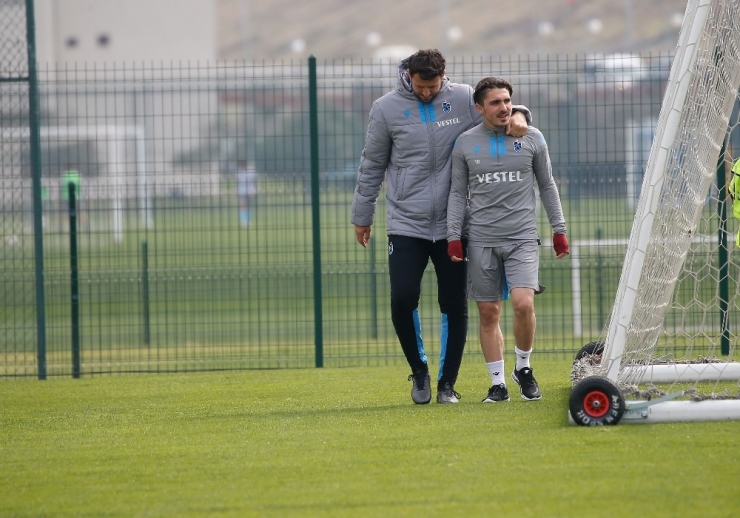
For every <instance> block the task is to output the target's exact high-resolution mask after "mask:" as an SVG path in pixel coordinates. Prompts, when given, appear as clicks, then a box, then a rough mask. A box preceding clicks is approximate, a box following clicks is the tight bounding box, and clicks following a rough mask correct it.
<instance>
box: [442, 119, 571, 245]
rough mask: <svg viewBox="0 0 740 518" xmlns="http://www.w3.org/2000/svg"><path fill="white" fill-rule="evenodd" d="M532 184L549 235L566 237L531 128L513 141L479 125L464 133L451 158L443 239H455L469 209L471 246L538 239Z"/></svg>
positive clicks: (538, 137)
mask: <svg viewBox="0 0 740 518" xmlns="http://www.w3.org/2000/svg"><path fill="white" fill-rule="evenodd" d="M535 182H536V184H537V186H538V187H539V191H540V198H541V199H542V205H543V206H544V207H545V211H546V212H547V217H548V219H549V221H550V226H551V227H552V230H553V232H554V233H559V234H565V233H566V227H565V218H564V217H563V209H562V206H561V204H560V195H559V193H558V188H557V185H556V184H555V180H554V179H553V177H552V167H551V165H550V156H549V153H548V151H547V143H546V142H545V138H544V136H543V135H542V133H541V132H540V130H538V129H537V128H534V127H532V126H530V127H529V130H528V131H527V134H526V135H525V136H523V137H519V138H516V137H511V136H508V135H506V131H505V129H503V128H502V129H491V128H488V127H487V126H486V125H485V124H483V123H481V124H479V125H478V126H476V127H474V128H473V129H470V130H468V131H466V132H465V133H463V134H462V135H460V137H459V138H458V139H457V142H456V144H455V149H454V150H453V152H452V184H451V189H450V197H449V203H448V205H447V227H448V230H447V239H448V240H456V239H460V236H461V233H462V226H463V223H464V219H465V215H466V214H465V213H466V208H467V206H468V205H469V209H470V227H469V231H468V243H470V244H473V245H478V246H498V245H500V244H501V242H502V241H521V240H528V239H537V238H538V235H537V214H536V211H535V209H536V204H537V198H536V193H535V189H534V188H535ZM468 196H469V200H468Z"/></svg>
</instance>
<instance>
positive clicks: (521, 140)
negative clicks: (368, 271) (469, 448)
mask: <svg viewBox="0 0 740 518" xmlns="http://www.w3.org/2000/svg"><path fill="white" fill-rule="evenodd" d="M513 92H514V89H513V87H512V85H511V84H510V83H509V82H508V81H506V80H504V79H500V78H495V77H487V78H485V79H483V80H481V81H480V82H479V83H478V85H477V86H476V87H475V92H474V94H473V99H474V101H475V107H476V109H477V110H478V112H479V113H480V114H481V116H482V117H483V122H482V123H481V124H479V125H477V126H476V127H474V128H473V129H471V130H468V131H466V132H465V133H463V134H462V135H460V137H458V139H457V142H456V143H455V148H454V150H453V152H452V183H451V187H450V196H449V203H448V205H447V243H448V245H447V246H448V252H447V253H448V255H449V256H450V258H451V259H452V262H453V263H455V264H464V263H463V261H464V260H465V259H466V258H467V259H468V261H469V262H468V296H469V297H470V298H471V299H472V300H474V301H475V302H476V303H477V305H478V312H479V314H480V342H481V349H482V350H483V356H484V357H485V360H486V366H487V367H488V370H489V373H490V375H491V381H492V385H491V388H490V389H489V390H488V395H487V396H486V397H485V399H484V400H483V402H484V403H493V402H497V401H509V392H508V390H507V388H506V381H505V378H504V337H503V333H502V332H501V326H500V317H501V306H502V300H504V299H506V298H507V296H509V295H510V297H511V303H512V306H513V309H514V325H513V331H514V340H515V342H516V344H515V347H514V352H515V353H516V366H515V367H514V370H513V372H512V375H511V377H512V379H513V380H514V381H515V382H516V383H517V384H518V385H519V389H520V392H521V396H522V398H524V399H525V400H529V401H531V400H537V399H540V398H542V392H541V391H540V388H539V386H538V384H537V381H536V380H535V378H534V373H533V371H532V367H531V365H530V355H531V354H532V347H533V343H534V334H535V327H536V318H535V310H534V296H535V294H536V293H538V292H540V291H541V290H542V287H541V286H540V284H539V279H538V267H539V244H540V240H539V236H538V234H537V214H536V211H535V210H536V205H537V197H536V193H535V187H538V188H539V192H540V198H541V199H542V204H543V205H544V207H545V211H546V212H547V217H548V219H549V222H550V226H551V227H552V231H553V240H552V242H553V247H554V249H555V253H556V255H557V258H558V259H560V258H561V257H565V256H566V255H568V239H567V237H566V226H565V218H564V217H563V209H562V206H561V203H560V194H559V192H558V188H557V185H556V184H555V180H554V179H553V177H552V168H551V165H550V156H549V152H548V149H547V143H546V142H545V138H544V137H543V135H542V133H541V132H540V131H539V130H538V129H537V128H535V127H532V126H530V127H529V130H528V131H527V134H526V135H524V136H523V137H514V136H511V135H508V134H507V132H506V128H507V127H508V125H509V121H510V119H511V114H512V104H511V96H512V94H513ZM468 211H469V229H468V232H467V237H468V239H467V251H466V250H465V248H466V247H465V243H463V242H462V235H463V225H464V223H465V219H466V213H467V212H468Z"/></svg>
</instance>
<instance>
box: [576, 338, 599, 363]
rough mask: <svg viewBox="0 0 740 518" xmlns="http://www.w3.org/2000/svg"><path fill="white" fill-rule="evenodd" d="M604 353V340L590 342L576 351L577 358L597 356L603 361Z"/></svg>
mask: <svg viewBox="0 0 740 518" xmlns="http://www.w3.org/2000/svg"><path fill="white" fill-rule="evenodd" d="M602 354H604V342H589V343H587V344H586V345H584V346H583V347H581V349H580V350H579V351H578V353H576V360H580V359H581V358H585V357H586V356H597V357H598V360H599V361H601V355H602Z"/></svg>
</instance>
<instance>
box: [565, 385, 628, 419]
mask: <svg viewBox="0 0 740 518" xmlns="http://www.w3.org/2000/svg"><path fill="white" fill-rule="evenodd" d="M568 407H569V408H570V415H571V417H572V418H573V420H574V421H575V422H576V424H578V425H581V426H604V425H614V424H617V423H618V422H619V420H620V419H622V415H624V409H625V403H624V397H622V393H621V392H620V391H619V387H617V386H616V385H615V384H614V383H612V382H611V381H609V380H608V379H606V378H602V377H601V376H589V377H588V378H585V379H583V380H581V381H580V382H578V383H577V384H576V386H575V387H573V391H572V392H571V393H570V401H569V402H568Z"/></svg>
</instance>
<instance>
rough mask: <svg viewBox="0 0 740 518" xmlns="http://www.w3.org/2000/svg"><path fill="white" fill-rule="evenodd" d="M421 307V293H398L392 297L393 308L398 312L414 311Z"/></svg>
mask: <svg viewBox="0 0 740 518" xmlns="http://www.w3.org/2000/svg"><path fill="white" fill-rule="evenodd" d="M418 305H419V293H418V292H414V291H396V292H394V293H393V294H392V295H391V307H392V308H393V309H394V310H398V311H413V310H414V309H416V307H417V306H418Z"/></svg>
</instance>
